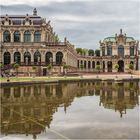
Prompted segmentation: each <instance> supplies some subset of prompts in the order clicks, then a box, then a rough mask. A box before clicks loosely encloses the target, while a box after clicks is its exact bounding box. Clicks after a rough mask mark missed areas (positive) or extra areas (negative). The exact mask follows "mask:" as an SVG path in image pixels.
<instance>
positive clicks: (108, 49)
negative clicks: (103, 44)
mask: <svg viewBox="0 0 140 140" xmlns="http://www.w3.org/2000/svg"><path fill="white" fill-rule="evenodd" d="M107 55H108V56H112V47H111V46H108V47H107Z"/></svg>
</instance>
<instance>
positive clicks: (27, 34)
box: [24, 31, 31, 42]
mask: <svg viewBox="0 0 140 140" xmlns="http://www.w3.org/2000/svg"><path fill="white" fill-rule="evenodd" d="M24 42H31V33H30V32H29V31H25V32H24Z"/></svg>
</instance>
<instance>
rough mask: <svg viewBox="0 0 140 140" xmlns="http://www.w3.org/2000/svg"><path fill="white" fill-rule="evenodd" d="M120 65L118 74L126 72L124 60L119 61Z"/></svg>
mask: <svg viewBox="0 0 140 140" xmlns="http://www.w3.org/2000/svg"><path fill="white" fill-rule="evenodd" d="M118 65H119V69H118V72H124V61H123V60H119V61H118Z"/></svg>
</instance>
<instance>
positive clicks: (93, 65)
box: [92, 61, 95, 69]
mask: <svg viewBox="0 0 140 140" xmlns="http://www.w3.org/2000/svg"><path fill="white" fill-rule="evenodd" d="M92 68H93V69H94V68H95V62H94V61H92Z"/></svg>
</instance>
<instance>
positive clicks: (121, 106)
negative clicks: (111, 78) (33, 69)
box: [1, 81, 140, 140]
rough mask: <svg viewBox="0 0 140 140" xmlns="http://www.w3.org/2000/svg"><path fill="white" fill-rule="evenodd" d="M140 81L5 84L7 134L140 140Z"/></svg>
mask: <svg viewBox="0 0 140 140" xmlns="http://www.w3.org/2000/svg"><path fill="white" fill-rule="evenodd" d="M139 84H140V83H139V82H135V81H133V82H75V83H61V84H35V85H28V86H27V85H26V86H16V87H15V86H13V87H2V88H1V102H2V106H1V139H2V140H16V139H17V140H26V139H29V140H32V139H37V140H46V139H139Z"/></svg>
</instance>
